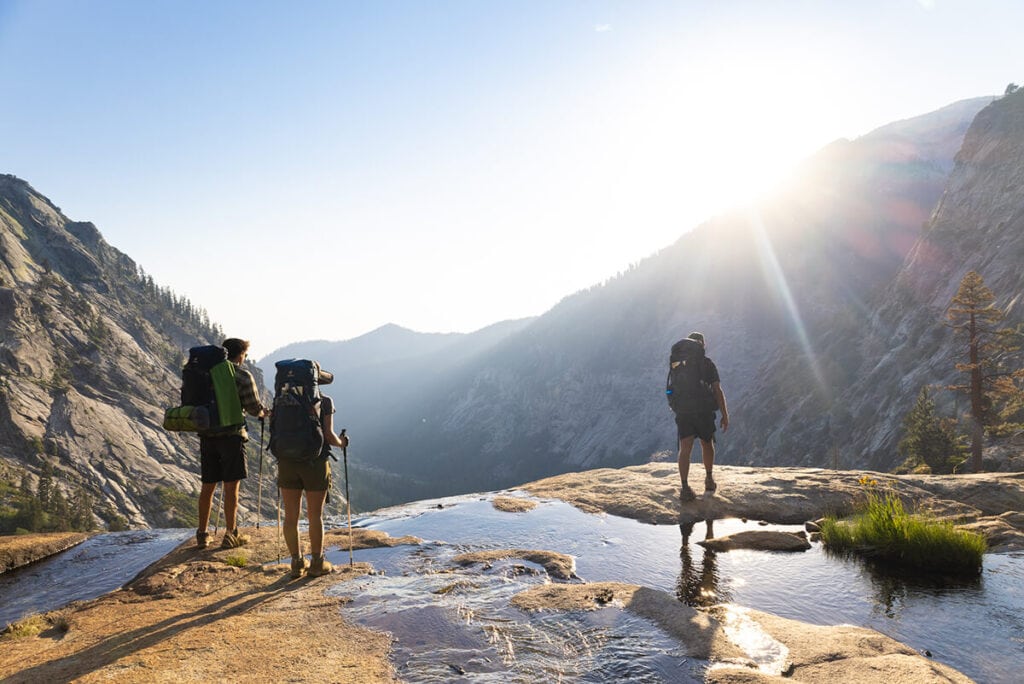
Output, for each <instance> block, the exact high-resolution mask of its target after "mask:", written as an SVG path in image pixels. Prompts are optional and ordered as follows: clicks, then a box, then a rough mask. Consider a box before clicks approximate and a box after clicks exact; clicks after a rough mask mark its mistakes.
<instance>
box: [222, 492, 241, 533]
mask: <svg viewBox="0 0 1024 684" xmlns="http://www.w3.org/2000/svg"><path fill="white" fill-rule="evenodd" d="M241 484H242V481H241V480H232V481H231V482H225V483H224V528H225V529H226V530H227V531H228V532H234V531H235V528H236V527H237V526H238V525H237V524H236V523H237V518H238V488H239V487H240V486H241Z"/></svg>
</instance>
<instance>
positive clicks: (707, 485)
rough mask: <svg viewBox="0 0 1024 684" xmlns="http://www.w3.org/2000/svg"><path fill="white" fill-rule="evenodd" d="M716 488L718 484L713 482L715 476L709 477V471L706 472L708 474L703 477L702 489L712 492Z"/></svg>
mask: <svg viewBox="0 0 1024 684" xmlns="http://www.w3.org/2000/svg"><path fill="white" fill-rule="evenodd" d="M716 489H718V485H717V484H715V478H713V477H711V473H708V476H707V477H705V478H704V491H705V492H713V491H715V490H716Z"/></svg>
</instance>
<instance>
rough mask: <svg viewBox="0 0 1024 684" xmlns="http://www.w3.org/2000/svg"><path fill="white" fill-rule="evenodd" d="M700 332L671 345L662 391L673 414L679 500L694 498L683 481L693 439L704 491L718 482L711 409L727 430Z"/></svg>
mask: <svg viewBox="0 0 1024 684" xmlns="http://www.w3.org/2000/svg"><path fill="white" fill-rule="evenodd" d="M706 347H707V345H706V342H705V340H704V335H703V334H702V333H699V332H692V333H690V334H689V335H687V336H686V338H685V339H682V340H680V341H679V342H676V343H675V344H674V345H672V355H671V357H670V368H669V380H668V383H667V384H668V387H667V388H666V394H668V400H669V405H670V406H671V407H672V410H673V411H674V412H675V414H676V430H677V434H678V437H679V480H680V491H679V499H680V501H682V502H687V501H693V500H694V499H695V498H696V494H694V492H693V489H692V488H691V487H690V485H689V483H688V482H687V478H688V476H689V474H690V454H691V452H692V451H693V442H694V438H697V439H700V453H701V459H702V460H703V462H704V471H705V477H704V491H705V492H714V491H715V489H716V488H717V487H718V485H717V484H716V483H715V478H714V477H713V476H712V473H711V471H712V468H713V467H714V465H715V411H716V410H717V411H721V412H722V420H721V426H722V431H723V432H725V431H726V430H728V429H729V409H728V407H727V406H726V403H725V394H724V393H723V392H722V386H721V383H720V380H719V377H718V368H717V367H716V366H715V363H714V361H712V360H711V359H710V358H708V357H707V356H706V355H705V350H706Z"/></svg>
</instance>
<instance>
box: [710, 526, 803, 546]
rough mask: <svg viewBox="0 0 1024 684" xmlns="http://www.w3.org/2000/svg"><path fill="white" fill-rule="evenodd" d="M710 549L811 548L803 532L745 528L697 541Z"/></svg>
mask: <svg viewBox="0 0 1024 684" xmlns="http://www.w3.org/2000/svg"><path fill="white" fill-rule="evenodd" d="M697 543H698V544H700V545H701V546H703V547H704V548H706V549H709V550H711V551H732V550H733V549H751V550H754V551H806V550H807V549H809V548H811V544H810V542H808V541H807V539H806V536H805V535H804V533H803V532H800V533H794V532H780V531H777V530H746V531H744V532H737V533H736V534H730V535H727V536H725V537H715V538H714V539H705V540H703V541H699V542H697Z"/></svg>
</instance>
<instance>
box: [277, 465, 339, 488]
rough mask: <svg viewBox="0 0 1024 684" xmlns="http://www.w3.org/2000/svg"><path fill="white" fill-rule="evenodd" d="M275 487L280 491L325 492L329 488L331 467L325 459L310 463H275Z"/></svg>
mask: <svg viewBox="0 0 1024 684" xmlns="http://www.w3.org/2000/svg"><path fill="white" fill-rule="evenodd" d="M277 486H278V487H280V488H281V489H304V490H306V491H307V492H326V491H328V490H330V488H331V466H330V464H329V463H328V461H327V459H326V458H318V459H315V460H312V461H286V460H284V459H281V460H279V461H278V462H277Z"/></svg>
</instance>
